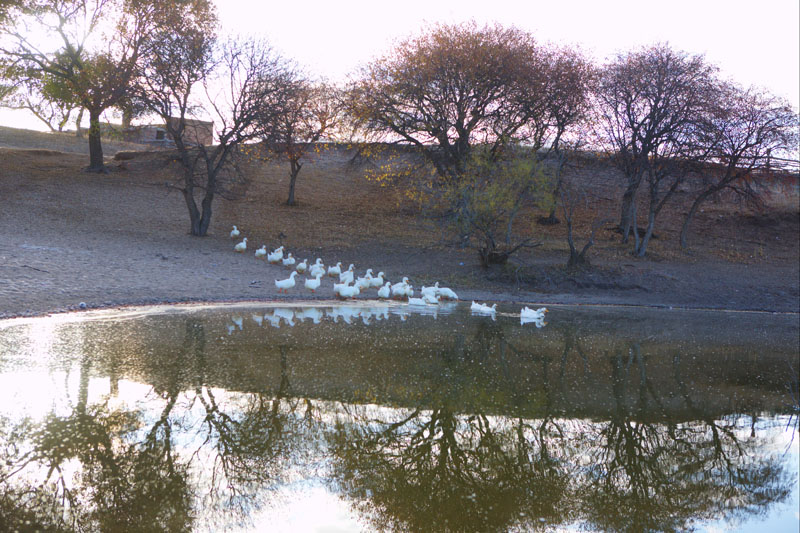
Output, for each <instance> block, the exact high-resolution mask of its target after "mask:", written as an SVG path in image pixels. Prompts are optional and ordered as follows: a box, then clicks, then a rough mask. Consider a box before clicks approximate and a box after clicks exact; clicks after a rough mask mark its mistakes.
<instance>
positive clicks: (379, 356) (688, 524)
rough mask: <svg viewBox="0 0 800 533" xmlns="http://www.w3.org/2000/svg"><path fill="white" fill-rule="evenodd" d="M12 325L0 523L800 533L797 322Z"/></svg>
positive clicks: (441, 316)
mask: <svg viewBox="0 0 800 533" xmlns="http://www.w3.org/2000/svg"><path fill="white" fill-rule="evenodd" d="M315 305H316V307H309V306H303V305H296V306H269V305H255V304H248V305H244V304H242V305H223V306H175V307H159V308H148V309H144V308H143V309H130V310H125V311H108V312H92V313H84V314H66V315H54V316H50V317H42V318H33V319H16V320H8V321H4V322H0V531H14V530H19V531H36V530H44V531H126V532H129V531H142V532H144V531H147V532H151V531H265V530H269V531H337V532H344V531H459V532H462V531H475V532H488V531H554V530H558V531H563V530H575V531H578V530H593V531H622V530H624V531H643V530H649V531H675V530H697V531H721V530H722V531H763V530H771V531H775V532H778V531H797V529H798V523H800V517H798V503H799V502H798V493H799V492H800V491H799V490H798V442H799V441H800V437H798V414H799V413H798V411H799V407H798V366H799V365H798V358H799V357H800V354H798V344H797V339H798V317H797V315H796V314H789V315H778V314H759V313H725V312H715V313H712V312H703V311H677V310H646V309H619V308H610V307H609V308H604V307H579V308H575V307H573V308H570V307H556V308H551V309H550V313H549V315H548V317H547V323H546V324H544V323H538V324H537V323H526V324H521V323H520V322H521V321H520V318H519V315H518V314H516V315H514V312H516V313H519V309H518V308H516V309H511V308H505V309H504V308H503V307H502V305H501V306H500V308H499V309H498V313H497V315H496V316H476V315H473V314H472V313H471V311H470V306H469V304H467V305H464V304H459V305H454V304H453V305H451V306H449V307H443V308H438V309H437V310H436V311H432V310H431V309H430V308H425V307H422V308H411V307H409V306H403V305H397V304H382V303H378V302H374V303H373V304H372V306H369V304H368V305H367V306H363V305H361V306H357V305H334V304H333V303H331V304H330V305H327V304H315Z"/></svg>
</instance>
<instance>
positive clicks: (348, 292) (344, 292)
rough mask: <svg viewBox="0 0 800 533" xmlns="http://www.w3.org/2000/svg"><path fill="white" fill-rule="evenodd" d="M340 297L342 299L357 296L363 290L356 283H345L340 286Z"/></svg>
mask: <svg viewBox="0 0 800 533" xmlns="http://www.w3.org/2000/svg"><path fill="white" fill-rule="evenodd" d="M338 294H339V297H340V298H342V299H347V298H355V297H356V296H358V295H359V294H361V290H360V289H359V288H358V287H356V286H355V285H344V286H342V287H340V288H339V293H338Z"/></svg>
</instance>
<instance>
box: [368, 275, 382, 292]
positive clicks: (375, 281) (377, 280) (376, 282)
mask: <svg viewBox="0 0 800 533" xmlns="http://www.w3.org/2000/svg"><path fill="white" fill-rule="evenodd" d="M381 286H383V272H378V275H377V276H374V277H373V278H372V281H371V282H370V287H372V288H373V289H377V288H378V287H381Z"/></svg>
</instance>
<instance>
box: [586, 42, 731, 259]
mask: <svg viewBox="0 0 800 533" xmlns="http://www.w3.org/2000/svg"><path fill="white" fill-rule="evenodd" d="M715 71H716V69H715V68H714V67H713V66H711V65H709V64H708V63H706V61H705V59H704V58H703V57H702V56H689V55H687V54H685V53H682V52H677V51H674V50H672V49H671V48H670V47H669V46H668V45H666V44H657V45H653V46H650V47H648V48H644V49H642V50H638V51H634V52H629V53H627V54H624V55H619V56H617V58H616V59H615V60H614V61H612V62H611V63H609V64H608V65H606V66H605V67H604V68H603V69H602V70H601V73H600V76H599V82H598V85H597V90H596V91H595V98H596V102H595V105H594V109H595V111H596V113H597V121H596V123H597V125H598V128H597V133H598V136H599V141H600V144H601V145H603V146H606V147H608V148H609V149H610V150H612V151H613V161H614V163H615V164H616V166H617V167H618V168H619V169H620V171H621V172H622V173H623V175H624V176H625V179H626V188H625V192H624V194H623V196H622V206H621V214H620V224H619V227H620V230H621V231H622V234H623V238H622V240H623V242H627V240H628V235H629V233H630V230H631V225H632V224H633V218H634V214H635V200H636V193H637V191H638V189H639V185H640V184H641V183H642V180H643V179H644V178H645V177H648V178H649V179H651V181H650V191H651V198H652V201H651V208H650V210H649V215H648V217H649V218H651V217H652V218H654V214H656V213H657V212H658V211H659V210H660V209H661V207H663V201H662V200H665V199H664V198H663V197H661V196H660V195H659V194H655V196H653V195H652V193H653V192H655V193H658V192H659V190H660V189H662V188H663V182H664V180H665V179H666V178H667V177H668V174H666V173H664V172H665V171H666V170H667V169H668V165H665V164H664V162H665V161H667V160H668V159H669V158H671V157H675V156H676V155H678V154H680V153H683V152H684V150H683V147H682V146H680V143H683V142H684V141H685V140H686V139H687V136H688V134H689V132H690V130H692V128H694V127H695V124H694V123H695V121H696V120H697V118H698V117H699V116H701V115H702V114H703V113H704V112H705V111H706V110H707V107H708V105H709V99H710V96H711V88H712V87H713V81H714V75H715ZM654 161H657V163H656V166H654V164H653V162H654ZM658 166H660V168H657V167H658ZM670 188H671V186H670V187H668V188H667V190H669V189H670ZM636 235H637V236H638V230H637V232H636ZM644 249H646V245H645V248H640V247H638V246H637V253H640V254H641V255H643V251H644Z"/></svg>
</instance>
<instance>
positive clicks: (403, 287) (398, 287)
mask: <svg viewBox="0 0 800 533" xmlns="http://www.w3.org/2000/svg"><path fill="white" fill-rule="evenodd" d="M407 279H408V278H403V280H404V282H403V283H397V284H395V285H392V298H394V299H396V300H402V299H404V298H412V297H413V296H414V288H413V287H412V286H411V285H409V284H408V283H406V282H405V280H407Z"/></svg>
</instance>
